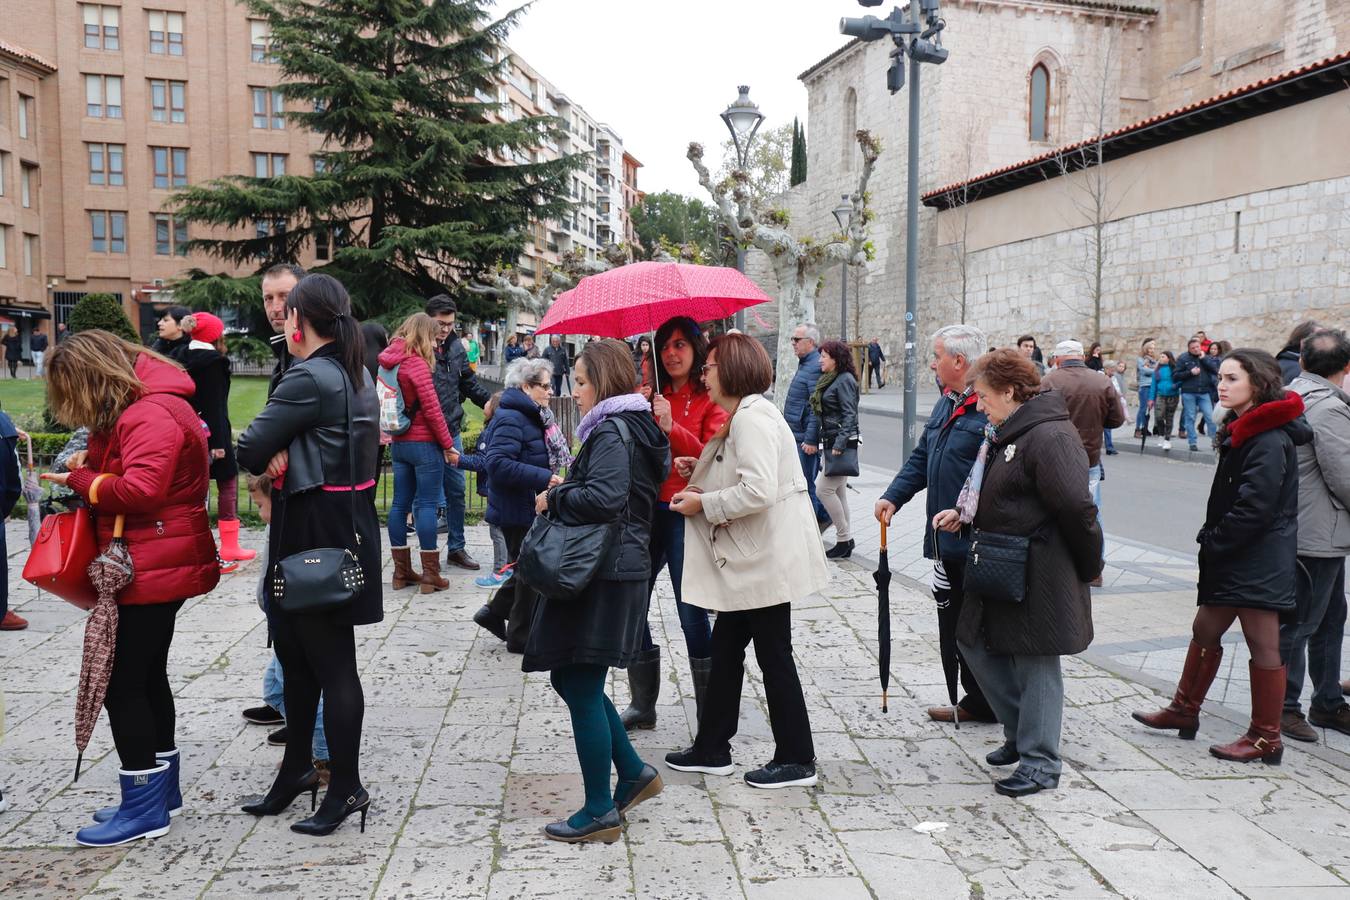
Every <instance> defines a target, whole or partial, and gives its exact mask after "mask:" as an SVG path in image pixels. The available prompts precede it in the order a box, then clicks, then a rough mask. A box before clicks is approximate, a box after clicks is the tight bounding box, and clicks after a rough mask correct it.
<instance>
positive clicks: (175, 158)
mask: <svg viewBox="0 0 1350 900" xmlns="http://www.w3.org/2000/svg"><path fill="white" fill-rule="evenodd" d="M187 154H188V152H187V148H186V147H151V148H150V159H151V161H152V163H153V165H154V173H155V174H154V181H153V184H154V186H155V187H157V188H168V187H187V183H188V179H187Z"/></svg>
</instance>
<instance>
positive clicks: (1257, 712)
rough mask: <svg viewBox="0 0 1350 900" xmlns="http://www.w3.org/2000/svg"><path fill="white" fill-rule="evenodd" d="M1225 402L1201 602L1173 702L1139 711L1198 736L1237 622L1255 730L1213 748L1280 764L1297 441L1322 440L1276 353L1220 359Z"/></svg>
mask: <svg viewBox="0 0 1350 900" xmlns="http://www.w3.org/2000/svg"><path fill="white" fill-rule="evenodd" d="M1219 402H1220V403H1221V404H1222V405H1223V406H1224V407H1226V408H1227V409H1229V410H1231V412H1229V414H1228V416H1227V418H1225V419H1224V421H1223V424H1222V426H1220V428H1219V431H1218V434H1217V435H1216V438H1217V441H1218V445H1219V465H1218V468H1217V469H1216V470H1215V471H1214V484H1213V486H1212V487H1211V488H1210V490H1209V503H1208V505H1207V506H1206V508H1205V524H1204V527H1202V528H1201V529H1200V533H1199V534H1198V535H1196V538H1195V540H1196V543H1198V544H1199V545H1200V554H1199V556H1200V559H1199V562H1200V583H1199V593H1198V597H1197V600H1196V602H1197V604H1198V605H1199V607H1200V609H1199V610H1198V611H1197V612H1196V614H1195V621H1194V622H1193V623H1192V624H1191V645H1190V649H1189V650H1187V652H1186V665H1185V668H1183V669H1182V672H1181V680H1180V681H1179V682H1178V683H1177V689H1176V693H1175V695H1174V696H1173V698H1172V702H1171V703H1169V704H1168V705H1167V706H1165V707H1163V708H1162V709H1160V710H1157V711H1156V712H1149V713H1144V712H1136V713H1134V718H1135V719H1137V720H1138V721H1140V722H1143V723H1144V724H1145V725H1147V726H1149V727H1150V728H1160V729H1164V730H1168V731H1171V730H1175V731H1176V732H1177V733H1178V734H1179V735H1180V736H1181V737H1182V738H1184V739H1185V740H1194V739H1195V732H1196V730H1197V729H1198V728H1199V725H1200V705H1201V704H1202V703H1204V702H1205V694H1206V693H1207V692H1208V691H1209V686H1210V685H1211V684H1213V682H1214V676H1215V675H1216V674H1217V673H1218V671H1219V662H1220V661H1221V660H1222V659H1223V645H1222V644H1220V640H1221V639H1222V638H1223V636H1224V634H1225V633H1226V632H1227V631H1228V629H1229V628H1230V627H1232V625H1233V621H1234V620H1237V621H1238V622H1240V623H1241V625H1242V635H1243V637H1244V638H1246V640H1247V649H1248V651H1249V652H1250V654H1251V659H1250V660H1249V662H1248V672H1249V675H1250V677H1251V694H1252V718H1251V725H1250V726H1249V727H1248V729H1247V732H1246V734H1244V735H1242V737H1240V738H1238V739H1237V740H1235V741H1233V742H1232V743H1231V744H1222V745H1219V744H1216V745H1214V746H1212V747H1210V748H1209V752H1210V753H1212V754H1214V755H1215V756H1217V757H1219V758H1220V759H1229V760H1233V761H1235V762H1251V761H1252V760H1256V759H1259V760H1261V761H1262V762H1265V763H1269V764H1271V765H1275V764H1278V763H1279V762H1280V759H1281V758H1282V757H1283V755H1284V746H1283V744H1282V743H1281V742H1280V713H1281V711H1282V709H1283V706H1284V691H1285V667H1284V663H1283V659H1282V658H1281V656H1280V619H1281V617H1289V616H1290V615H1291V614H1292V613H1293V612H1294V610H1295V605H1296V604H1295V595H1294V590H1295V573H1296V572H1297V569H1298V456H1297V448H1298V447H1300V446H1302V445H1303V444H1307V443H1308V442H1310V441H1311V440H1312V438H1313V432H1312V429H1311V428H1310V427H1309V426H1308V423H1307V422H1305V421H1304V419H1303V400H1302V398H1301V397H1299V395H1298V394H1296V393H1293V392H1292V391H1290V392H1286V391H1285V389H1284V377H1283V375H1282V374H1281V372H1280V364H1279V362H1277V361H1276V359H1275V357H1273V356H1271V355H1270V354H1269V353H1266V352H1265V351H1264V350H1254V349H1250V348H1242V349H1238V350H1234V351H1232V352H1231V353H1229V354H1228V355H1227V356H1225V357H1224V360H1223V363H1222V364H1220V366H1219Z"/></svg>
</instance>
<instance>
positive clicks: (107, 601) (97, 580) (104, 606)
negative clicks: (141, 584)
mask: <svg viewBox="0 0 1350 900" xmlns="http://www.w3.org/2000/svg"><path fill="white" fill-rule="evenodd" d="M123 522H124V519H123V517H122V516H118V517H117V518H116V520H114V522H113V539H112V543H110V544H108V549H107V550H104V551H103V552H102V553H100V554H99V555H98V556H97V557H95V558H94V561H93V562H91V563H90V564H89V580H90V581H91V582H93V585H94V589H95V590H97V591H98V602H97V604H95V606H94V609H93V611H92V612H91V613H89V619H88V621H86V622H85V624H84V656H83V658H82V659H81V660H80V687H79V690H77V691H76V693H75V748H76V749H77V750H78V751H79V756H78V757H77V758H76V760H75V780H76V781H79V779H80V763H81V762H82V761H83V760H84V749H85V748H86V747H88V746H89V738H90V736H91V735H92V734H93V733H94V723H95V722H97V721H98V712H99V710H100V709H102V708H103V698H104V697H105V696H107V693H108V679H109V678H111V677H112V666H113V651H114V650H115V649H116V647H117V592H118V591H120V590H122V588H124V587H126V586H127V585H129V584H131V579H132V577H133V575H134V574H135V572H134V570H133V569H132V566H131V553H130V552H129V551H128V550H127V542H126V541H125V540H123V538H122V526H123Z"/></svg>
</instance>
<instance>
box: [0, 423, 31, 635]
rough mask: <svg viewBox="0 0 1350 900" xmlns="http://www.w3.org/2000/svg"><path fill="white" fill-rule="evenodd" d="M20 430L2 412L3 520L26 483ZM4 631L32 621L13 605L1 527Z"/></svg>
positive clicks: (0, 476)
mask: <svg viewBox="0 0 1350 900" xmlns="http://www.w3.org/2000/svg"><path fill="white" fill-rule="evenodd" d="M19 436H20V431H19V430H18V429H17V428H15V427H14V423H13V422H11V421H10V418H9V416H7V415H5V414H4V413H2V412H0V523H3V521H4V520H5V519H7V518H9V514H10V513H11V512H12V511H13V510H14V504H16V503H18V502H19V493H20V490H21V489H22V483H21V481H20V475H19V454H18V452H17V447H18V444H19ZM0 576H3V577H4V583H3V584H0V631H22V630H23V629H25V628H27V627H28V621H27V620H26V619H24V618H22V617H21V616H20V615H19V614H18V613H16V612H14V610H12V609H10V608H9V551H8V550H7V549H6V547H5V529H4V528H3V527H0Z"/></svg>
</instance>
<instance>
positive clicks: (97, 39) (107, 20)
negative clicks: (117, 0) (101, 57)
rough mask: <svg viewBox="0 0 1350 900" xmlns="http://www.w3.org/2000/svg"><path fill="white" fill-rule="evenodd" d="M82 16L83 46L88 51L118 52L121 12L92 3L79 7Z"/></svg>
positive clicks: (115, 8) (114, 8) (114, 7)
mask: <svg viewBox="0 0 1350 900" xmlns="http://www.w3.org/2000/svg"><path fill="white" fill-rule="evenodd" d="M80 12H81V14H82V15H83V16H84V46H85V47H86V48H87V49H89V50H118V49H120V45H119V43H118V35H119V32H120V29H119V27H118V26H119V25H120V24H121V22H120V17H121V12H122V11H121V10H120V9H118V8H117V7H116V6H99V5H97V4H94V3H84V4H81V5H80Z"/></svg>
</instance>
